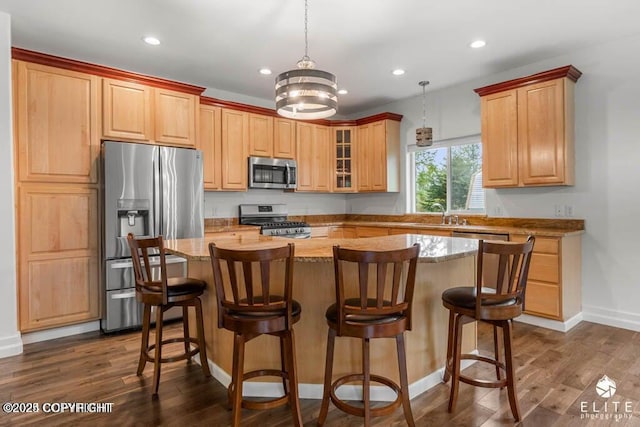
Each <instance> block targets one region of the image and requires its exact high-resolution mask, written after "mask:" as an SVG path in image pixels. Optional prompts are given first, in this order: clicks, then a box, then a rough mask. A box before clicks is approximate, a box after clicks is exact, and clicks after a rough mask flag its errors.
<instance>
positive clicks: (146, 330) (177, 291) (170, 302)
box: [127, 233, 211, 396]
mask: <svg viewBox="0 0 640 427" xmlns="http://www.w3.org/2000/svg"><path fill="white" fill-rule="evenodd" d="M127 242H128V243H129V248H130V250H131V259H132V263H133V271H134V275H135V282H136V299H137V301H138V302H141V303H142V304H143V307H144V308H143V310H144V311H143V318H142V342H141V347H140V358H139V361H138V370H137V375H142V372H143V371H144V367H145V365H146V363H147V362H151V363H153V396H157V395H158V388H159V385H160V365H161V364H162V363H170V362H177V361H179V360H191V358H192V357H193V356H195V355H196V354H198V353H200V363H201V365H202V372H203V373H204V375H205V376H206V377H210V376H211V372H210V371H209V363H208V360H207V351H206V344H205V339H204V323H203V318H202V303H201V302H200V296H201V295H202V294H203V293H204V291H205V289H206V288H207V283H206V282H204V281H202V280H199V279H193V278H190V277H167V266H166V259H165V250H164V242H163V239H162V236H158V237H154V238H135V236H134V235H133V234H131V233H129V235H128V236H127ZM155 254H159V258H160V263H159V266H160V278H159V279H158V278H155V277H154V274H153V272H152V269H151V264H152V263H151V258H150V256H154V255H155ZM175 306H178V307H182V326H183V337H182V338H170V339H163V338H162V327H163V314H164V312H165V311H167V310H169V309H170V308H172V307H175ZM151 307H156V327H155V331H156V342H155V344H151V345H149V334H150V330H151ZM189 307H194V309H195V313H196V328H197V338H194V337H191V336H190V334H189V319H188V311H187V310H188V308H189ZM171 343H182V344H183V345H184V351H183V352H182V353H180V354H178V355H175V356H171V357H162V346H164V345H167V344H171Z"/></svg>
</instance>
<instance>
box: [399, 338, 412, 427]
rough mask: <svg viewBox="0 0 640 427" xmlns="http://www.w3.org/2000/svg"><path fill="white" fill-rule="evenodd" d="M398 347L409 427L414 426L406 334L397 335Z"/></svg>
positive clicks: (402, 390) (403, 403) (405, 413)
mask: <svg viewBox="0 0 640 427" xmlns="http://www.w3.org/2000/svg"><path fill="white" fill-rule="evenodd" d="M396 347H397V349H398V369H399V370H400V390H401V392H402V409H403V410H404V417H405V419H406V420H407V424H408V425H409V427H414V426H415V423H414V421H413V414H412V413H411V402H410V401H409V379H408V378H407V356H406V352H405V347H404V334H400V335H398V336H396Z"/></svg>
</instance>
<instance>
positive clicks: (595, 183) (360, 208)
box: [347, 36, 640, 330]
mask: <svg viewBox="0 0 640 427" xmlns="http://www.w3.org/2000/svg"><path fill="white" fill-rule="evenodd" d="M639 44H640V36H633V37H628V38H625V39H620V40H616V41H615V42H611V43H605V44H601V45H598V46H594V47H589V48H585V49H581V50H577V51H575V52H573V53H571V54H570V55H564V56H561V57H556V58H550V59H548V60H545V61H541V62H538V63H535V64H531V65H528V66H525V67H521V68H518V69H513V70H510V71H508V72H503V73H499V74H495V75H493V76H491V77H490V78H479V79H476V80H474V81H472V82H468V83H465V84H462V85H457V86H454V87H450V88H446V89H443V90H440V91H437V92H433V93H429V92H427V100H428V101H427V104H428V105H427V117H428V125H429V126H432V127H433V128H434V137H435V138H442V139H445V138H452V137H457V136H464V135H470V134H475V133H478V132H480V109H479V105H480V103H479V98H478V96H477V95H476V94H475V93H474V92H473V89H474V88H476V87H481V86H485V85H487V84H492V83H498V82H501V81H504V80H508V79H512V78H517V77H522V76H526V75H529V74H532V73H536V72H540V71H545V70H547V69H551V68H555V67H559V66H563V65H567V64H573V65H574V66H576V67H577V68H578V69H579V70H580V71H582V72H583V76H582V77H581V78H580V80H578V82H577V84H576V96H575V105H576V121H575V130H576V159H575V160H576V185H575V186H573V187H551V188H549V187H544V188H529V189H501V190H487V197H486V201H487V212H488V214H489V215H493V214H495V213H496V207H501V208H502V211H503V215H504V216H510V217H547V218H552V217H554V216H555V209H554V206H555V205H556V204H560V205H571V206H573V207H574V217H575V218H584V219H585V223H586V234H585V235H584V236H583V259H582V278H583V314H584V318H585V319H587V320H592V321H597V322H601V323H606V324H611V325H617V326H622V327H627V328H630V329H634V330H640V308H639V307H640V306H639V305H638V301H640V278H639V276H638V274H637V272H636V271H635V267H636V265H635V263H637V262H639V261H640V249H638V243H639V242H640V227H639V226H638V225H637V221H638V220H640V189H639V188H638V185H640V80H639V79H638V75H640V57H639V56H638V55H635V54H634V52H636V51H637V46H638V45H639ZM422 77H424V78H428V76H422ZM382 111H391V112H394V113H399V114H403V115H404V119H403V121H402V126H401V136H402V140H403V145H405V146H406V144H407V143H410V144H412V143H413V141H414V135H415V128H416V127H418V126H421V125H422V95H419V96H417V97H414V98H411V99H406V100H404V101H400V102H395V103H391V104H387V105H384V106H381V107H379V108H376V109H375V110H370V111H367V112H365V113H363V114H362V115H368V114H373V113H377V112H382ZM403 157H404V156H403ZM402 160H403V162H404V161H406V159H405V158H403V159H402ZM402 170H406V169H405V165H404V163H403V168H402ZM403 178H404V177H403ZM405 206H406V195H405V192H404V191H403V192H402V193H399V194H383V195H377V196H365V195H353V196H351V195H350V196H347V210H348V211H350V212H354V213H369V212H376V213H382V212H384V213H397V212H403V211H404V209H405Z"/></svg>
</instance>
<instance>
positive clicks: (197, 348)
mask: <svg viewBox="0 0 640 427" xmlns="http://www.w3.org/2000/svg"><path fill="white" fill-rule="evenodd" d="M185 341H186V342H189V343H191V344H194V345H195V348H194V349H193V350H191V351H189V352H187V353H182V354H179V355H177V356H173V357H163V358H161V359H160V363H171V362H177V361H179V360H186V359H191V358H192V357H193V356H195V355H196V354H198V353H200V344H199V343H198V339H197V338H193V337H189V339H188V340H185V339H184V338H170V339H166V340H163V341H162V345H163V346H164V345H166V344H173V343H184V342H185ZM155 348H156V345H155V344H152V345H150V346H149V347H147V351H146V352H145V357H146V359H147V362H155V360H156V359H155V358H154V357H153V356H151V352H152V351H153V350H154V349H155Z"/></svg>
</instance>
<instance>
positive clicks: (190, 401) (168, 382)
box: [0, 322, 640, 427]
mask: <svg viewBox="0 0 640 427" xmlns="http://www.w3.org/2000/svg"><path fill="white" fill-rule="evenodd" d="M514 330H515V332H514V333H515V337H516V338H515V341H514V349H515V357H516V365H517V377H518V384H517V387H518V396H519V400H520V406H521V410H522V413H523V416H524V420H523V422H522V423H521V425H524V426H535V427H538V426H542V427H546V426H561V427H564V426H608V425H611V426H636V425H638V426H640V333H636V332H632V331H627V330H623V329H616V328H611V327H607V326H602V325H596V324H593V323H588V322H582V323H581V324H580V325H578V326H576V327H575V328H574V329H573V330H571V331H570V332H568V333H566V334H562V333H559V332H554V331H551V330H547V329H543V328H537V327H534V326H529V325H525V324H522V323H516V324H515V327H514ZM167 331H168V334H167V335H171V334H177V333H179V329H178V328H177V327H175V326H172V327H169V328H168V329H167ZM409 333H410V332H409ZM139 345H140V333H139V332H134V333H127V334H121V335H115V336H101V335H100V334H99V333H97V332H96V333H88V334H83V335H78V336H75V337H69V338H63V339H58V340H53V341H48V342H43V343H36V344H30V345H27V346H25V349H24V353H23V354H22V355H19V356H14V357H9V358H5V359H0V400H1V401H2V402H3V403H4V402H22V403H29V402H37V403H39V404H40V406H41V407H42V404H43V403H45V402H111V403H113V410H112V412H111V413H101V414H96V413H59V414H56V413H49V414H45V413H43V411H42V409H40V412H39V413H37V414H7V413H4V412H2V413H0V425H20V426H22V425H46V426H56V425H82V426H84V425H92V426H99V425H100V426H101V425H108V426H138V425H139V426H147V425H148V426H152V425H167V426H182V427H186V426H195V425H207V426H226V425H228V424H229V422H230V419H231V412H230V411H228V410H227V408H226V390H225V388H223V387H222V386H221V385H220V384H219V383H218V382H217V381H216V380H214V379H213V378H209V379H206V378H204V377H203V375H202V371H201V370H200V368H199V366H198V365H197V364H195V363H191V364H186V363H185V362H177V363H174V364H169V365H164V366H163V370H162V378H161V382H160V396H159V399H157V400H153V399H152V398H151V393H150V391H149V390H150V387H151V382H152V381H151V377H152V370H153V369H152V366H150V364H147V368H146V369H145V372H144V376H143V377H137V376H136V375H135V371H136V366H137V358H138V351H139ZM479 348H480V350H481V351H482V352H484V351H490V349H491V348H492V344H491V332H490V329H488V328H486V327H484V326H482V327H481V328H480V329H479ZM247 351H252V349H251V348H250V346H249V347H248V350H247ZM253 351H256V350H255V349H253ZM319 369H323V367H319ZM472 372H473V374H478V375H492V374H493V372H494V371H493V369H492V368H491V367H485V366H481V365H480V364H476V365H473V366H471V367H470V368H468V369H467V370H466V373H468V374H470V373H472ZM603 375H607V376H608V377H610V378H611V379H613V380H615V381H616V383H617V390H616V393H615V395H614V396H613V397H611V398H610V399H608V400H607V399H604V398H601V397H599V396H598V395H597V394H596V383H597V382H598V380H599V379H600V378H601V377H602V376H603ZM448 398H449V385H448V384H440V385H438V386H437V387H434V388H432V389H431V390H429V391H428V392H426V393H423V394H422V395H420V396H418V397H416V398H415V399H413V400H412V402H411V404H412V408H413V414H414V417H415V420H416V425H418V426H438V427H442V426H495V425H513V424H514V422H513V419H512V418H511V413H510V410H509V403H508V401H507V397H506V391H505V390H492V389H482V388H475V387H472V386H468V385H466V384H462V385H461V389H460V395H459V400H458V404H457V410H456V412H455V413H453V414H449V413H447V402H448ZM583 401H584V402H587V403H586V405H587V408H588V409H587V410H588V412H589V413H591V414H600V415H604V416H612V415H613V416H615V415H616V414H617V415H619V416H623V418H622V419H620V420H619V421H616V420H615V419H613V418H609V419H592V420H587V419H582V418H581V402H583ZM614 401H615V402H622V405H625V402H631V403H629V405H631V407H632V408H633V413H632V414H627V413H625V411H624V409H625V407H624V406H621V405H618V411H617V412H616V411H615V408H614V406H615V405H614V403H613V402H614ZM605 402H607V403H608V406H607V408H605V407H604V405H605ZM301 405H302V411H303V419H304V422H305V425H309V426H312V425H315V420H316V417H317V415H318V411H319V410H320V401H319V400H302V401H301ZM594 405H595V407H594ZM596 411H599V412H596ZM625 415H632V416H631V418H628V417H624V416H625ZM242 419H243V425H246V426H261V427H265V426H288V425H291V418H290V413H289V410H288V407H281V408H278V409H275V410H270V411H250V410H243V414H242ZM326 425H328V426H358V425H362V419H361V418H358V417H352V416H348V415H345V414H343V413H341V412H340V411H338V410H336V409H335V407H333V406H332V407H331V411H330V412H329V417H328V419H327V424H326ZM374 425H376V426H388V425H406V424H405V423H404V420H403V414H402V410H401V409H398V410H397V412H396V413H395V414H394V415H393V416H391V417H385V418H374Z"/></svg>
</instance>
